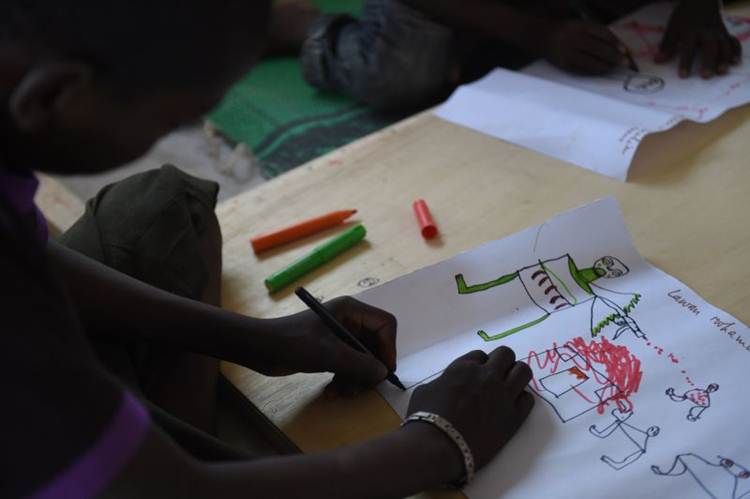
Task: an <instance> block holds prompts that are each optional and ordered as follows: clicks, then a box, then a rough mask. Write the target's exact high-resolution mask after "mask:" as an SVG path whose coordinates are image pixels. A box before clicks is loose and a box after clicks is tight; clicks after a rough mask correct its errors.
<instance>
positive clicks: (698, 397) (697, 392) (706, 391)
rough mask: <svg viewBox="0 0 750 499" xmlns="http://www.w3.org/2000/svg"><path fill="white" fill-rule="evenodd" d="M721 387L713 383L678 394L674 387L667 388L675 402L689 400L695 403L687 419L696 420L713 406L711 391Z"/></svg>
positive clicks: (668, 393) (669, 395) (668, 394)
mask: <svg viewBox="0 0 750 499" xmlns="http://www.w3.org/2000/svg"><path fill="white" fill-rule="evenodd" d="M718 389H719V385H718V384H716V383H711V384H710V385H708V386H707V387H706V388H694V389H692V390H688V391H686V392H685V393H683V394H682V395H676V394H675V393H674V388H667V391H666V393H667V396H668V397H669V398H671V399H672V400H673V401H675V402H684V401H686V400H689V401H690V402H692V403H693V407H691V408H690V410H689V411H688V413H687V420H688V421H692V422H696V421H698V420H699V419H700V417H701V414H703V412H704V411H705V410H706V409H708V408H709V407H711V395H710V394H711V393H713V392H715V391H716V390H718Z"/></svg>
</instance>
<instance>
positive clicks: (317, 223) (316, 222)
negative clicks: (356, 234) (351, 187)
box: [250, 210, 357, 255]
mask: <svg viewBox="0 0 750 499" xmlns="http://www.w3.org/2000/svg"><path fill="white" fill-rule="evenodd" d="M355 213H357V210H341V211H333V212H331V213H328V214H326V215H322V216H320V217H316V218H311V219H309V220H304V221H302V222H299V223H296V224H293V225H290V226H288V227H284V228H283V229H279V230H275V231H273V232H268V233H266V234H261V235H260V236H257V237H254V238H252V239H251V240H250V244H252V245H253V251H254V252H255V254H256V255H257V254H258V253H261V252H263V251H266V250H269V249H271V248H275V247H276V246H280V245H282V244H286V243H289V242H292V241H296V240H297V239H302V238H303V237H306V236H309V235H310V234H315V233H316V232H320V231H321V230H324V229H327V228H329V227H333V226H334V225H339V224H340V223H343V222H344V220H346V219H347V218H349V217H351V216H352V215H354V214H355Z"/></svg>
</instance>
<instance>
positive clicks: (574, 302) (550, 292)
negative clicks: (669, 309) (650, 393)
mask: <svg viewBox="0 0 750 499" xmlns="http://www.w3.org/2000/svg"><path fill="white" fill-rule="evenodd" d="M628 272H629V269H628V267H627V266H626V265H625V264H624V263H622V262H621V261H620V260H618V259H617V258H615V257H613V256H604V257H602V258H600V259H598V260H597V261H596V262H594V264H593V265H592V266H591V267H588V268H583V269H580V268H579V267H578V265H577V264H576V262H575V261H574V260H573V258H572V257H571V256H570V255H569V254H566V255H563V256H561V257H558V258H553V259H550V260H544V261H542V260H539V262H538V263H536V264H534V265H529V266H528V267H524V268H522V269H519V270H516V271H515V272H511V273H509V274H506V275H503V276H501V277H498V278H497V279H494V280H491V281H488V282H485V283H482V284H474V285H467V284H466V281H465V279H464V276H463V274H457V275H456V276H455V280H456V286H457V288H458V294H460V295H465V294H472V293H480V292H482V291H486V290H488V289H491V288H494V287H496V286H511V285H514V286H515V289H516V290H517V292H518V293H525V294H526V296H528V299H529V301H530V303H529V305H533V306H535V307H537V308H538V309H539V316H538V317H537V318H535V319H534V320H531V321H528V322H526V323H523V324H519V325H517V326H515V327H513V328H511V329H508V330H506V331H503V332H500V333H497V334H493V335H490V334H488V333H487V332H485V331H483V330H480V331H478V332H477V334H478V335H479V336H480V337H481V338H482V339H483V340H484V341H495V340H499V339H502V338H506V337H508V336H510V335H512V334H516V333H519V332H521V331H523V330H525V329H528V328H531V327H533V326H536V325H537V324H539V323H540V322H542V321H544V320H546V319H548V318H549V317H550V315H552V314H554V313H557V312H563V311H565V310H569V309H571V308H573V307H578V306H581V305H583V304H586V306H588V307H590V309H591V314H590V324H589V327H588V328H589V330H590V331H591V336H594V337H595V336H597V335H598V334H599V333H600V332H602V330H603V329H604V328H605V327H607V326H609V325H610V324H613V325H615V326H617V330H616V331H615V334H614V338H615V339H617V338H618V337H619V336H620V335H622V334H623V333H624V332H626V331H629V332H631V333H633V334H634V335H635V336H636V337H637V338H645V337H646V335H645V334H643V332H642V331H641V329H640V327H638V323H636V321H635V320H633V318H632V317H630V312H632V311H633V309H634V308H635V306H636V304H638V302H639V301H640V299H641V295H640V294H638V293H620V292H617V291H612V290H609V289H606V288H604V287H601V286H599V285H597V284H595V281H598V280H600V279H616V278H618V277H622V276H624V275H626V274H627V273H628ZM519 284H520V287H519V286H518V285H519Z"/></svg>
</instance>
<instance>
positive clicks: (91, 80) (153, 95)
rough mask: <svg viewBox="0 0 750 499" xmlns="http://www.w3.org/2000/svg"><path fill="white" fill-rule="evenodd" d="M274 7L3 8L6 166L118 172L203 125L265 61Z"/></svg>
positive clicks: (113, 1)
mask: <svg viewBox="0 0 750 499" xmlns="http://www.w3.org/2000/svg"><path fill="white" fill-rule="evenodd" d="M269 4H270V0H106V1H102V0H73V1H65V0H57V1H50V0H2V2H0V100H1V101H2V105H3V109H2V112H0V134H2V140H3V145H2V147H0V163H7V166H9V167H23V168H33V169H37V170H42V171H50V172H56V173H77V172H82V173H85V172H93V171H100V170H106V169H109V168H113V167H115V166H118V165H119V164H122V163H124V162H127V161H129V160H132V159H135V158H136V157H138V156H140V155H142V154H143V153H145V152H146V151H147V150H148V148H149V147H151V145H152V144H153V143H154V142H155V141H156V140H157V139H158V138H159V137H161V136H162V135H164V134H166V133H167V132H169V131H170V130H172V129H174V128H176V127H178V126H180V125H182V124H185V123H189V122H191V121H194V120H196V119H198V118H199V117H200V116H201V115H202V114H204V113H206V112H207V111H208V110H209V109H210V108H211V107H213V106H214V105H215V104H216V103H217V102H218V100H219V99H220V97H221V96H222V94H223V93H224V92H225V91H226V90H227V88H228V87H229V86H230V85H231V83H232V82H234V81H235V80H236V79H237V78H238V77H239V76H241V75H242V74H243V72H245V71H246V70H247V69H248V68H249V67H250V66H251V65H252V63H253V62H254V61H255V60H256V59H257V58H258V56H259V55H260V53H261V51H262V45H263V41H264V38H265V34H266V26H267V24H268V16H269V8H270V7H269Z"/></svg>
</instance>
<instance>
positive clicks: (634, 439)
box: [589, 409, 660, 471]
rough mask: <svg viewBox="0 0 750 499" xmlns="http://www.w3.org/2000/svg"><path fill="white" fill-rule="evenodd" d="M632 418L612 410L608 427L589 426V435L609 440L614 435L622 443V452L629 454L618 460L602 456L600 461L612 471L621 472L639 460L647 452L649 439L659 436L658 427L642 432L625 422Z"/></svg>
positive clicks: (627, 414)
mask: <svg viewBox="0 0 750 499" xmlns="http://www.w3.org/2000/svg"><path fill="white" fill-rule="evenodd" d="M632 416H633V412H632V411H631V412H627V413H625V412H622V411H621V410H620V409H613V410H612V417H613V418H614V421H612V422H611V423H610V424H609V425H607V426H605V427H604V428H602V429H599V428H598V427H597V425H591V426H589V433H591V434H592V435H594V436H595V437H597V438H602V439H605V438H611V437H612V435H615V436H616V437H618V438H619V440H621V441H622V445H623V447H624V450H623V452H630V453H629V454H626V455H625V456H623V457H621V458H620V459H615V458H612V457H610V456H607V455H603V456H602V457H601V458H600V459H601V460H602V462H604V463H605V464H607V465H609V466H610V467H611V468H612V469H614V470H617V471H619V470H621V469H623V468H625V467H626V466H630V465H631V464H633V463H634V462H636V461H637V460H639V459H640V458H641V457H643V455H644V454H645V453H646V451H647V450H648V441H649V439H651V438H653V437H656V436H657V435H659V431H660V430H659V427H658V426H649V427H648V428H647V429H645V430H642V429H640V428H637V427H635V426H633V425H631V424H630V423H628V422H627V421H628V420H629V419H630V418H631V417H632Z"/></svg>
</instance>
